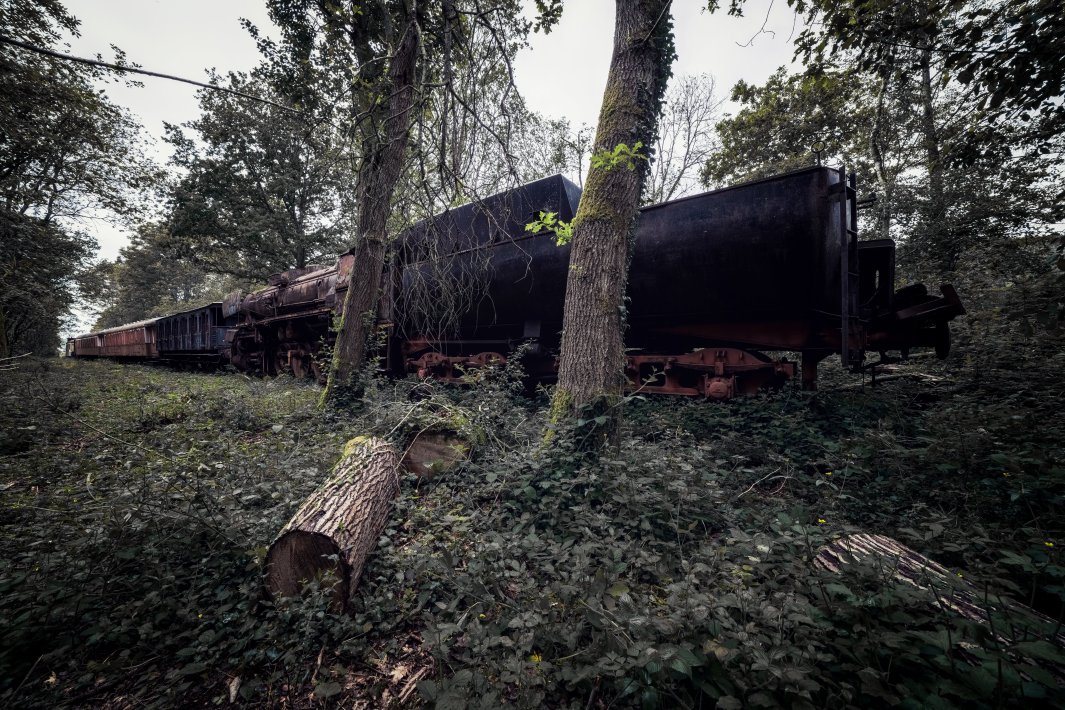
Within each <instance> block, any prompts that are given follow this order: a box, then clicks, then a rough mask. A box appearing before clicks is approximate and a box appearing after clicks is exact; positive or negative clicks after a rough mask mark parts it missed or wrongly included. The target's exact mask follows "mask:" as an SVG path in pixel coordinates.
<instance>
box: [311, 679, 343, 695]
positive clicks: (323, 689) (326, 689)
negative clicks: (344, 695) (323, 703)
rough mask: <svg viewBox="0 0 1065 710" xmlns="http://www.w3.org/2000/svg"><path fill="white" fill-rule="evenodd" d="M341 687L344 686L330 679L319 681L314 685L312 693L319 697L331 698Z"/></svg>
mask: <svg viewBox="0 0 1065 710" xmlns="http://www.w3.org/2000/svg"><path fill="white" fill-rule="evenodd" d="M343 689H344V686H342V685H341V684H340V683H335V682H332V681H330V682H328V683H319V684H318V685H316V686H314V694H315V695H316V696H318V697H319V698H331V697H333V696H334V695H336V694H337V693H339V692H340V691H341V690H343Z"/></svg>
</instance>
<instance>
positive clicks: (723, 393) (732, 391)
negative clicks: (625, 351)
mask: <svg viewBox="0 0 1065 710" xmlns="http://www.w3.org/2000/svg"><path fill="white" fill-rule="evenodd" d="M625 375H626V377H627V378H628V380H629V388H630V390H635V391H639V392H653V393H659V394H672V395H683V396H688V397H706V398H708V399H716V400H725V399H731V398H733V397H735V396H736V395H738V394H754V393H755V392H757V391H758V390H759V389H761V388H762V387H765V386H769V385H773V384H777V385H781V384H783V383H784V382H785V381H787V380H790V379H791V378H793V377H794V376H795V364H794V363H791V362H787V361H786V360H770V359H769V358H767V357H765V356H764V355H761V354H759V353H754V352H750V351H747V350H739V349H736V348H706V349H704V350H698V351H696V352H693V353H686V354H684V355H632V356H629V357H627V358H625Z"/></svg>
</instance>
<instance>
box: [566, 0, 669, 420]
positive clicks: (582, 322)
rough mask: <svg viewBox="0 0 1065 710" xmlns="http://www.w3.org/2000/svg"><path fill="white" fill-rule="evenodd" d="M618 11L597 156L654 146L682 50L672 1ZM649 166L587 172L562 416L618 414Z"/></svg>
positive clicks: (646, 0) (629, 3)
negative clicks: (631, 271) (676, 51)
mask: <svg viewBox="0 0 1065 710" xmlns="http://www.w3.org/2000/svg"><path fill="white" fill-rule="evenodd" d="M616 7H617V15H616V19H615V30H614V52H613V56H612V59H611V63H610V73H609V75H608V77H607V85H606V90H605V92H604V93H603V105H602V108H601V109H600V112H599V124H598V127H597V132H596V145H595V153H604V152H609V151H612V150H613V149H614V148H615V147H616V146H618V145H620V144H625V145H628V146H629V147H630V148H631V147H633V146H635V144H636V143H642V144H643V146H651V145H654V137H655V132H656V127H657V122H658V114H659V111H660V109H661V101H662V95H663V92H664V91H665V84H666V80H667V78H668V76H669V67H670V65H671V64H672V61H673V56H674V55H673V41H672V23H671V19H670V16H669V2H665V1H663V0H618V2H617V4H616ZM646 150H647V148H646V147H644V148H641V149H640V152H641V153H644V154H646ZM647 167H648V161H647V160H645V159H637V160H636V166H635V169H629V168H628V166H626V165H624V164H622V165H615V166H613V167H609V166H599V167H592V169H591V170H590V171H589V173H588V180H587V182H586V183H585V186H584V192H583V194H582V196H581V202H580V205H579V207H578V209H577V215H576V216H575V218H574V234H573V240H572V249H571V252H570V268H569V275H568V278H567V282H566V305H565V311H564V314H563V331H562V348H561V356H560V358H559V379H558V387H557V388H556V391H555V394H554V400H553V404H552V421H554V422H559V421H562V420H564V419H565V418H566V417H568V416H573V415H575V414H576V413H577V412H580V411H587V410H588V408H589V407H590V408H591V409H592V410H594V411H593V412H592V413H593V414H595V415H601V414H607V415H608V417H609V418H610V419H611V421H613V422H616V420H617V416H618V414H619V408H618V407H617V406H616V405H617V404H618V402H619V400H620V398H621V395H622V391H623V388H624V385H625V373H624V365H625V345H624V333H625V308H624V297H625V288H626V284H627V279H628V267H629V261H630V259H631V255H632V246H633V240H634V236H635V227H636V220H637V217H638V214H639V213H638V207H639V203H640V194H641V191H642V189H643V183H644V178H645V176H646V174H647ZM610 428H612V427H607V429H610Z"/></svg>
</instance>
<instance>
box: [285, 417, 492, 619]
mask: <svg viewBox="0 0 1065 710" xmlns="http://www.w3.org/2000/svg"><path fill="white" fill-rule="evenodd" d="M470 450H471V443H470V441H468V440H467V439H465V438H463V437H462V436H460V435H459V434H458V433H457V432H454V431H449V430H443V429H442V430H436V431H430V430H428V429H427V430H425V431H422V432H421V433H420V434H418V435H417V436H416V437H415V438H414V441H413V442H411V444H410V446H408V447H407V450H406V451H404V452H402V453H400V452H399V451H397V450H396V448H395V447H394V446H393V445H392V444H389V443H388V442H386V441H382V440H381V439H375V438H372V437H368V436H360V437H357V438H355V439H352V440H351V441H349V442H348V443H347V445H345V447H344V453H343V454H342V455H341V457H340V460H339V461H337V464H336V466H334V467H333V472H332V474H331V475H330V476H329V478H328V479H327V480H326V482H325V483H324V484H322V486H321V487H319V488H318V490H316V491H315V492H314V493H312V494H311V496H310V497H309V498H307V500H306V501H305V502H304V503H303V505H301V506H300V509H299V510H298V511H296V514H295V515H293V516H292V519H291V520H290V521H288V524H286V525H285V527H283V528H282V529H281V532H280V533H278V535H277V537H276V538H275V539H274V542H273V544H271V545H270V549H269V550H268V551H267V553H266V586H267V589H269V591H270V594H271V595H272V596H274V597H291V596H296V595H298V594H299V592H300V590H301V589H302V588H303V586H304V584H306V582H307V581H308V580H311V579H315V578H318V577H321V576H322V575H325V574H332V575H333V576H334V577H335V578H336V582H337V586H336V588H335V590H334V599H335V601H336V603H337V606H338V607H341V608H344V607H346V605H347V603H348V601H349V600H350V599H351V596H352V594H354V593H355V590H356V589H357V587H358V584H359V578H360V577H361V576H362V571H363V569H364V567H365V565H366V558H367V557H368V556H369V554H370V552H372V551H373V548H374V547H375V546H376V545H377V540H378V538H380V537H381V532H382V531H383V530H384V529H385V524H386V523H387V522H388V515H389V512H390V511H391V509H392V500H393V499H394V498H395V497H396V495H397V494H398V493H399V483H400V480H399V476H400V473H401V472H407V473H413V474H414V475H416V476H418V477H419V478H427V477H430V476H433V475H435V474H439V473H442V472H445V471H448V470H451V469H452V468H454V467H455V466H457V465H459V464H460V463H462V462H463V461H465V460H466V459H468V458H469V455H470Z"/></svg>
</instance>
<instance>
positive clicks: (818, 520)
mask: <svg viewBox="0 0 1065 710" xmlns="http://www.w3.org/2000/svg"><path fill="white" fill-rule="evenodd" d="M826 522H828V521H826V520H825V519H824V518H818V519H817V524H818V525H824V524H825V523H826Z"/></svg>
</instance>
